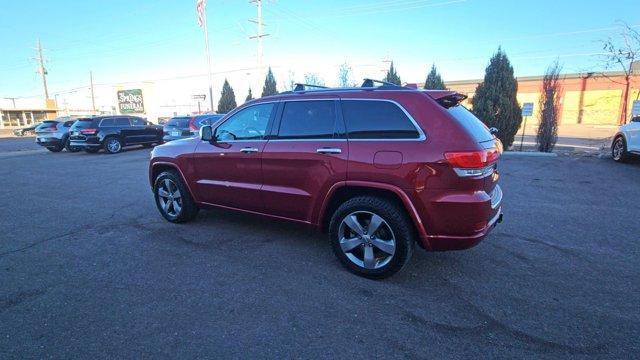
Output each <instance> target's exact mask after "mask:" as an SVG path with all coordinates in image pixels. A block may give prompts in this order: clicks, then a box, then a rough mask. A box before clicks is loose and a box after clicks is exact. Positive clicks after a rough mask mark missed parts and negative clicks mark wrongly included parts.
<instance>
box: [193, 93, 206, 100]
mask: <svg viewBox="0 0 640 360" xmlns="http://www.w3.org/2000/svg"><path fill="white" fill-rule="evenodd" d="M191 98H192V99H194V100H199V101H204V99H206V98H207V95H205V94H198V95H191Z"/></svg>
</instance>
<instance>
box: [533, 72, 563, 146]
mask: <svg viewBox="0 0 640 360" xmlns="http://www.w3.org/2000/svg"><path fill="white" fill-rule="evenodd" d="M560 69H561V66H560V63H559V62H558V60H556V61H555V62H553V64H551V66H549V68H547V71H546V72H545V74H544V79H543V80H542V95H541V96H540V103H539V106H540V125H539V126H538V135H537V136H536V142H537V143H538V150H539V151H542V152H551V151H552V150H553V147H554V146H555V145H556V141H557V140H558V118H559V117H560V90H561V89H560Z"/></svg>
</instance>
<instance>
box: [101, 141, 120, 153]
mask: <svg viewBox="0 0 640 360" xmlns="http://www.w3.org/2000/svg"><path fill="white" fill-rule="evenodd" d="M104 150H105V151H106V152H107V153H109V154H117V153H119V152H120V151H122V141H120V139H118V138H117V137H110V138H107V140H105V141H104Z"/></svg>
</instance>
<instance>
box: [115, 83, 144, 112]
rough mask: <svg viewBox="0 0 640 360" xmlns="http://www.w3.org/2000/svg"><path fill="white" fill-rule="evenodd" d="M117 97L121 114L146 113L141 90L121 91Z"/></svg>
mask: <svg viewBox="0 0 640 360" xmlns="http://www.w3.org/2000/svg"><path fill="white" fill-rule="evenodd" d="M117 95H118V107H119V109H120V114H135V113H138V114H141V113H144V101H143V100H142V90H141V89H131V90H119V91H118V94H117Z"/></svg>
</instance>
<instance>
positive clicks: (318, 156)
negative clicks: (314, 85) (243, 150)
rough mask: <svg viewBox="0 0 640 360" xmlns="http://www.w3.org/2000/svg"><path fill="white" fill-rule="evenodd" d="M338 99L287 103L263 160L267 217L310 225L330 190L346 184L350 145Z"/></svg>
mask: <svg viewBox="0 0 640 360" xmlns="http://www.w3.org/2000/svg"><path fill="white" fill-rule="evenodd" d="M338 109H339V107H338V100H337V99H321V100H300V101H285V102H282V105H281V111H280V114H279V119H278V121H276V123H275V125H274V131H273V133H274V137H273V138H272V139H270V140H269V142H268V143H267V145H266V146H265V149H264V151H263V154H262V171H263V174H264V185H263V186H262V198H263V200H264V203H265V210H266V212H267V213H269V214H272V215H277V216H283V217H286V218H290V219H295V220H301V221H306V222H313V221H314V214H313V211H314V208H315V207H316V206H317V204H318V203H317V202H318V201H322V200H323V199H324V197H323V196H324V195H325V194H326V193H327V192H328V191H329V189H330V188H331V186H332V185H333V184H335V183H337V182H339V181H345V180H346V178H347V158H348V155H349V154H348V153H349V147H348V143H347V141H346V139H345V136H344V124H343V122H342V118H341V117H340V116H339V111H338Z"/></svg>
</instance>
